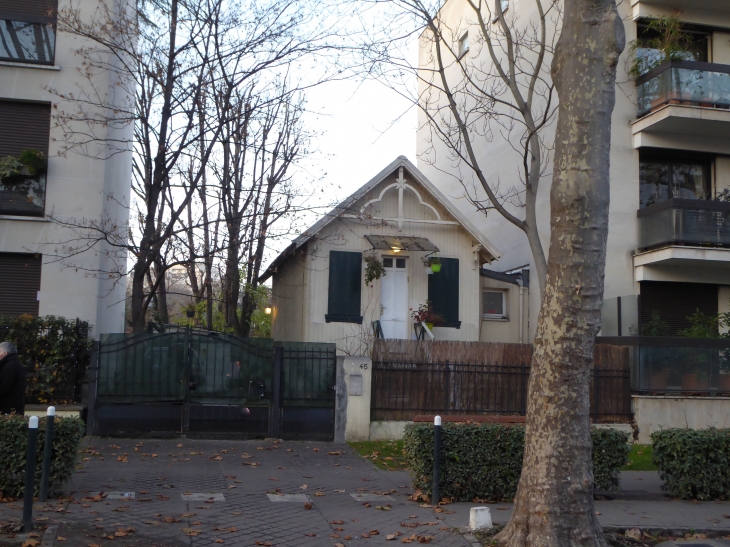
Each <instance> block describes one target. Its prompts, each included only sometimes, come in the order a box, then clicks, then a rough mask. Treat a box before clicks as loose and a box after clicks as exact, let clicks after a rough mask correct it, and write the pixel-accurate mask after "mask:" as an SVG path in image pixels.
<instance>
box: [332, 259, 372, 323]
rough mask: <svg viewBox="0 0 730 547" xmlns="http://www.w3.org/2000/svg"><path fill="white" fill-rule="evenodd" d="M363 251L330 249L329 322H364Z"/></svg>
mask: <svg viewBox="0 0 730 547" xmlns="http://www.w3.org/2000/svg"><path fill="white" fill-rule="evenodd" d="M362 271H363V267H362V253H353V252H347V251H330V267H329V289H328V293H327V315H325V316H324V318H325V321H327V323H358V324H361V323H362V315H361V313H360V295H361V292H362Z"/></svg>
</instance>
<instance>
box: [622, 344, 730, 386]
mask: <svg viewBox="0 0 730 547" xmlns="http://www.w3.org/2000/svg"><path fill="white" fill-rule="evenodd" d="M728 353H730V350H728V349H720V348H708V347H705V348H703V347H665V346H650V345H647V346H644V345H642V346H640V348H639V355H640V357H639V363H638V364H639V374H638V375H637V376H638V390H639V391H644V392H727V391H730V383H729V382H728V380H727V379H730V368H729V361H728V359H727V357H728ZM726 378H727V379H726Z"/></svg>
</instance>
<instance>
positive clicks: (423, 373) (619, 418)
mask: <svg viewBox="0 0 730 547" xmlns="http://www.w3.org/2000/svg"><path fill="white" fill-rule="evenodd" d="M529 376H530V365H529V363H523V364H521V365H518V366H514V365H512V366H503V365H473V364H460V363H444V364H437V363H402V362H383V361H381V362H376V363H373V380H372V381H373V384H372V400H371V417H372V419H373V420H388V421H389V420H412V419H413V417H414V416H415V415H416V414H437V413H442V414H484V415H489V414H495V415H524V414H525V412H526V405H527V385H528V380H529ZM590 395H591V417H592V418H593V420H594V421H595V422H629V421H630V419H631V391H630V373H629V370H628V368H627V367H616V368H595V369H594V371H593V375H592V377H591V388H590Z"/></svg>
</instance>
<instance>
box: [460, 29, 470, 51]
mask: <svg viewBox="0 0 730 547" xmlns="http://www.w3.org/2000/svg"><path fill="white" fill-rule="evenodd" d="M467 51H469V33H468V32H465V33H464V36H462V37H461V38H460V39H459V57H462V56H464V55H465V54H466V52H467Z"/></svg>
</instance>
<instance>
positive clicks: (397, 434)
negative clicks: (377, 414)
mask: <svg viewBox="0 0 730 547" xmlns="http://www.w3.org/2000/svg"><path fill="white" fill-rule="evenodd" d="M412 423H413V422H370V440H371V441H399V440H401V439H402V438H403V435H404V434H405V431H406V426H407V425H408V424H412Z"/></svg>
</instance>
